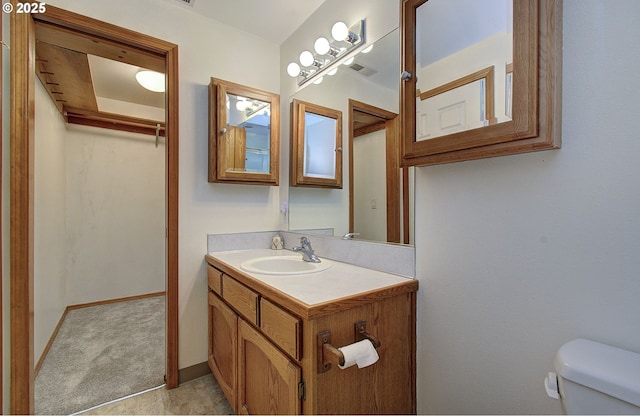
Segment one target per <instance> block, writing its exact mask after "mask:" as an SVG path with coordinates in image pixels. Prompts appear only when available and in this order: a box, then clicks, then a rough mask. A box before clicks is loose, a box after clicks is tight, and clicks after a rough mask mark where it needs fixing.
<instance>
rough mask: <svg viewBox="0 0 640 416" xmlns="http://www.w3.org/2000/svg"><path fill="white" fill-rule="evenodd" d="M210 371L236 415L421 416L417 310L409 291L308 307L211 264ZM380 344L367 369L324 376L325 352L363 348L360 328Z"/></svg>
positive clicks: (409, 283) (396, 288)
mask: <svg viewBox="0 0 640 416" xmlns="http://www.w3.org/2000/svg"><path fill="white" fill-rule="evenodd" d="M206 260H207V274H208V281H209V293H208V298H209V360H208V362H209V366H210V368H211V371H212V372H213V374H214V376H215V378H216V379H217V380H218V383H219V384H220V386H221V388H222V391H223V392H224V394H225V396H226V397H227V399H228V400H229V403H230V404H231V406H232V407H233V409H234V411H235V412H236V413H242V414H365V413H367V414H374V413H375V414H385V413H386V414H399V413H403V414H410V413H415V412H416V392H415V306H416V304H415V302H416V297H415V294H416V291H417V286H418V283H417V281H415V280H411V279H406V282H404V281H403V282H402V283H399V284H397V285H393V286H388V287H385V288H382V289H380V290H376V291H369V292H365V293H362V294H360V295H356V296H350V297H348V298H341V299H337V300H336V301H334V302H327V303H321V304H317V305H307V304H305V303H302V302H300V301H298V300H297V299H295V298H293V297H290V296H288V295H287V294H286V293H283V292H280V291H278V290H277V289H275V288H273V287H271V286H269V285H266V284H264V283H262V282H261V281H259V280H257V279H254V278H252V277H251V276H250V275H247V274H244V273H241V272H239V271H238V270H236V269H234V268H232V267H230V266H228V265H227V264H225V263H223V262H220V261H218V260H217V259H215V257H212V256H209V255H207V256H206ZM361 321H366V331H367V333H369V334H371V335H373V336H375V337H376V338H377V339H378V340H379V341H380V344H381V345H380V347H379V348H378V349H377V352H378V355H379V356H380V359H379V360H378V362H377V363H375V364H374V365H372V366H369V367H365V368H362V369H359V368H357V366H353V367H350V368H347V369H345V370H341V369H339V368H338V367H337V366H336V365H332V366H331V368H329V369H328V370H323V364H322V362H323V353H322V342H321V341H320V337H319V336H318V334H321V333H323V332H324V333H326V331H328V333H329V334H330V335H329V338H328V341H329V342H330V344H331V345H333V346H334V347H336V348H338V347H341V346H344V345H348V344H351V343H353V342H355V337H356V336H357V335H356V333H355V332H356V330H355V326H354V324H356V323H358V322H361Z"/></svg>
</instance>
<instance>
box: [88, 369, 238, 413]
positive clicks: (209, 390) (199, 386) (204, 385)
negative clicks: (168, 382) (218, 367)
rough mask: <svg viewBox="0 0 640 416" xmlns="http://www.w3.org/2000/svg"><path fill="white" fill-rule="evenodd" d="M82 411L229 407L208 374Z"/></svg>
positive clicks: (200, 410)
mask: <svg viewBox="0 0 640 416" xmlns="http://www.w3.org/2000/svg"><path fill="white" fill-rule="evenodd" d="M79 414H82V415H143V414H144V415H176V414H179V415H232V414H233V410H231V406H229V403H228V402H227V400H226V399H225V397H224V394H223V393H222V391H221V390H220V386H218V383H217V382H216V381H215V379H214V378H213V375H211V374H209V375H207V376H204V377H200V378H198V379H195V380H191V381H189V382H186V383H183V384H182V385H180V387H178V388H176V389H172V390H167V389H165V388H164V387H161V388H158V389H155V390H150V391H147V392H145V393H142V394H139V395H136V396H133V397H129V398H125V399H121V400H118V401H114V402H111V403H108V404H105V405H102V406H97V407H94V408H92V409H89V410H87V411H85V412H82V413H79Z"/></svg>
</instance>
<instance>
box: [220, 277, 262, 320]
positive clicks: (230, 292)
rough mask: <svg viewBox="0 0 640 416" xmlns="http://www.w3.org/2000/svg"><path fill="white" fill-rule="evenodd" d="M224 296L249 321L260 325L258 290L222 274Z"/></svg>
mask: <svg viewBox="0 0 640 416" xmlns="http://www.w3.org/2000/svg"><path fill="white" fill-rule="evenodd" d="M222 298H223V299H224V300H225V301H227V303H229V305H230V306H231V307H232V308H233V309H235V310H236V312H238V313H239V314H240V315H242V316H244V317H245V318H246V319H247V320H248V321H249V322H251V323H252V324H254V325H256V326H257V325H258V322H259V318H258V294H257V293H256V292H254V291H253V290H251V289H249V288H248V287H246V286H245V285H243V284H242V283H239V282H237V281H236V280H234V279H233V278H231V277H229V276H227V275H226V274H222Z"/></svg>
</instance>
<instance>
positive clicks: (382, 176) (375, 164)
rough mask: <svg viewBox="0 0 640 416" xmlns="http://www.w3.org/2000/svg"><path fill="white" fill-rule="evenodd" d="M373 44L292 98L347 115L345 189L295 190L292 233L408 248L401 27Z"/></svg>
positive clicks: (409, 177)
mask: <svg viewBox="0 0 640 416" xmlns="http://www.w3.org/2000/svg"><path fill="white" fill-rule="evenodd" d="M371 44H372V45H373V47H372V48H371V49H370V50H369V51H367V53H364V52H360V53H359V54H358V55H356V57H355V59H354V60H353V61H352V62H349V63H348V65H340V68H339V69H338V71H337V72H336V73H335V74H334V75H332V76H328V75H325V76H324V78H323V80H322V82H321V83H320V84H313V83H309V85H307V86H305V87H304V88H302V89H301V90H299V91H297V92H296V93H295V94H294V95H293V97H291V98H292V100H299V101H304V102H306V103H313V104H315V105H318V106H323V107H328V108H332V109H336V110H338V111H340V112H342V114H343V127H342V131H343V136H344V143H343V146H342V147H343V151H342V152H341V153H342V162H343V177H344V181H345V183H344V186H343V189H323V188H315V189H314V188H307V187H291V188H290V190H289V212H290V216H289V229H290V230H292V231H304V232H321V233H326V234H330V235H335V236H343V235H345V234H347V233H351V235H350V237H351V236H353V237H354V238H356V239H362V240H368V241H379V242H393V243H406V244H410V243H412V241H413V232H412V231H411V230H413V191H412V190H413V171H412V169H413V168H410V169H409V168H407V169H405V170H404V171H403V170H402V169H400V167H399V138H400V135H399V93H400V92H399V85H400V80H399V74H400V51H399V48H400V33H399V29H395V30H393V31H391V32H390V33H387V34H386V35H384V36H382V37H380V39H378V40H377V41H375V42H372V43H371ZM363 50H367V49H366V48H363ZM389 184H392V185H389Z"/></svg>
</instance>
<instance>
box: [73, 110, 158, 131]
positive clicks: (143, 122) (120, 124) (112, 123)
mask: <svg viewBox="0 0 640 416" xmlns="http://www.w3.org/2000/svg"><path fill="white" fill-rule="evenodd" d="M64 116H65V119H66V120H67V122H68V123H71V124H81V125H85V126H93V127H102V128H107V129H112V130H123V131H129V132H132V133H141V134H148V135H151V136H158V137H160V136H162V137H164V136H165V123H164V122H159V121H157V120H149V119H143V118H138V117H129V116H124V115H121V114H113V113H102V112H93V111H88V110H81V109H78V110H76V109H73V110H71V109H69V110H67V111H65V114H64Z"/></svg>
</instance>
